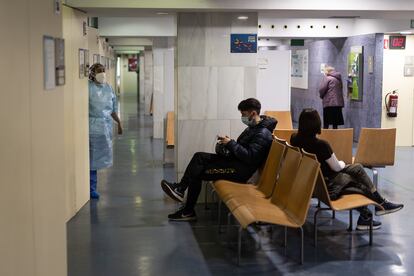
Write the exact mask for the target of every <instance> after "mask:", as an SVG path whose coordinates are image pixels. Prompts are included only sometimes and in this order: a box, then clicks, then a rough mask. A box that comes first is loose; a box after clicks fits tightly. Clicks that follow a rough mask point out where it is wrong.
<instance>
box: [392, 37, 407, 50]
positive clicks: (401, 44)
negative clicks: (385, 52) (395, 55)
mask: <svg viewBox="0 0 414 276" xmlns="http://www.w3.org/2000/svg"><path fill="white" fill-rule="evenodd" d="M405 40H406V37H405V36H402V35H398V36H390V49H395V50H404V49H405Z"/></svg>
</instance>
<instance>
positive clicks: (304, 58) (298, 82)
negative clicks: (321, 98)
mask: <svg viewBox="0 0 414 276" xmlns="http://www.w3.org/2000/svg"><path fill="white" fill-rule="evenodd" d="M291 64H292V65H291V66H292V68H291V86H292V87H295V88H301V89H308V50H293V51H292V57H291Z"/></svg>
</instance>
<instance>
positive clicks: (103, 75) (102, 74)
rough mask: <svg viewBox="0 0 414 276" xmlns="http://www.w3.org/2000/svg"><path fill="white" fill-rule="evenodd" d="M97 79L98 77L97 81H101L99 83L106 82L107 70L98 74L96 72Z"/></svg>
mask: <svg viewBox="0 0 414 276" xmlns="http://www.w3.org/2000/svg"><path fill="white" fill-rule="evenodd" d="M95 79H96V81H97V82H99V83H105V82H106V75H105V72H102V73H98V74H96V76H95Z"/></svg>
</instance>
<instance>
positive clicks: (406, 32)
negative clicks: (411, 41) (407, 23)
mask: <svg viewBox="0 0 414 276" xmlns="http://www.w3.org/2000/svg"><path fill="white" fill-rule="evenodd" d="M412 33H413V32H410V31H404V32H400V34H402V35H409V34H412Z"/></svg>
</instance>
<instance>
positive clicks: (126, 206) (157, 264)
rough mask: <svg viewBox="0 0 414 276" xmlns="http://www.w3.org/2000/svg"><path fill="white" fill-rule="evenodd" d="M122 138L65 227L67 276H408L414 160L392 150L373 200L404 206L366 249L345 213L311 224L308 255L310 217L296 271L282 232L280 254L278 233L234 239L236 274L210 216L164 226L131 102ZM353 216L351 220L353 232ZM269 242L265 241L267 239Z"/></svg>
mask: <svg viewBox="0 0 414 276" xmlns="http://www.w3.org/2000/svg"><path fill="white" fill-rule="evenodd" d="M120 102H121V111H122V112H121V115H122V120H123V122H124V128H125V134H124V135H123V136H120V137H116V138H115V145H114V164H115V165H114V166H113V167H112V168H111V169H107V170H104V171H101V172H100V173H99V180H98V189H99V191H100V192H101V199H100V200H98V201H96V200H94V201H91V202H90V203H88V204H87V205H86V206H85V207H84V208H83V209H82V210H81V211H80V212H79V213H78V214H77V215H76V217H74V218H73V219H72V220H71V221H70V222H69V223H68V226H67V229H68V263H69V264H68V266H69V268H68V269H69V275H70V276H92V275H93V276H95V275H96V276H104V275H111V276H112V275H121V276H129V275H131V276H132V275H229V274H232V275H279V274H295V275H296V274H299V275H300V274H310V275H332V274H335V275H357V274H365V275H409V274H413V272H414V239H413V238H412V233H413V232H414V221H413V220H412V219H411V215H410V210H411V209H412V207H413V197H414V187H412V182H413V179H414V169H413V168H414V150H413V149H412V148H399V149H398V150H397V162H396V165H395V166H394V167H390V168H387V169H383V170H381V171H380V185H379V187H380V191H381V192H382V193H383V194H384V195H385V196H386V197H388V198H389V199H391V200H395V201H401V202H403V203H405V208H404V209H403V210H402V211H400V212H398V213H395V214H391V215H388V216H384V217H381V218H379V219H380V220H381V221H382V222H383V227H382V228H381V229H380V230H377V231H375V233H374V245H373V246H372V247H369V246H368V236H367V235H366V233H361V232H356V231H353V232H352V233H349V232H347V231H346V228H347V225H348V224H347V220H348V216H347V213H346V212H345V213H338V214H337V217H336V219H335V220H331V219H329V217H330V214H329V213H328V212H326V213H322V217H324V219H320V231H319V244H318V248H317V249H315V248H314V247H313V245H312V244H313V243H312V242H313V240H312V237H313V222H312V214H313V208H312V210H311V211H310V213H309V218H308V222H307V223H306V227H305V264H304V265H298V258H299V251H298V248H299V236H298V232H297V231H296V230H294V229H291V230H290V231H289V232H288V249H287V252H286V256H285V252H284V249H283V248H282V247H281V246H280V244H281V241H282V229H280V228H277V227H275V228H274V229H273V234H272V235H271V234H270V232H269V231H270V229H268V228H266V227H263V229H262V231H261V233H260V236H261V239H260V240H261V244H262V248H261V249H260V250H258V249H256V247H257V243H256V242H255V240H258V236H257V235H253V234H246V235H245V236H244V239H243V251H242V264H241V266H240V267H238V266H237V265H236V263H235V256H236V250H235V244H234V242H235V241H236V228H234V227H232V228H231V229H230V230H231V231H230V235H229V240H230V241H231V243H230V244H229V245H227V244H226V241H227V240H228V236H227V235H226V234H220V235H219V234H217V219H216V218H217V216H216V209H215V208H216V207H215V206H214V205H211V210H204V206H203V205H200V206H198V207H197V213H198V217H199V219H198V221H197V222H195V223H192V224H189V223H172V222H168V220H167V214H168V213H170V212H172V211H174V210H175V208H177V207H178V206H177V205H176V204H175V203H174V202H172V201H171V200H169V199H167V198H165V196H164V195H163V193H162V190H161V189H160V186H159V182H160V180H161V179H162V178H164V177H166V178H168V179H173V178H174V169H173V168H171V167H170V168H169V167H165V166H163V161H162V159H163V145H164V143H163V141H162V140H154V139H152V138H151V135H152V125H151V117H149V116H144V115H142V112H140V110H138V109H137V105H136V98H135V97H133V96H125V97H123V98H122V99H121V101H120ZM356 219H357V215H356V214H355V215H354V225H355V223H356ZM270 236H272V237H273V240H272V241H270V240H269V237H270Z"/></svg>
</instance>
